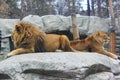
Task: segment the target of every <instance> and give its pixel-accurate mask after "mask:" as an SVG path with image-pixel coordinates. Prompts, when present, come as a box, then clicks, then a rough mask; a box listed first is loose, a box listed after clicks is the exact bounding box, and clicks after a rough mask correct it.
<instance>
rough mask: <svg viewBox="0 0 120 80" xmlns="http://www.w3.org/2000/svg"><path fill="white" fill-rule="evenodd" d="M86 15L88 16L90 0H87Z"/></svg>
mask: <svg viewBox="0 0 120 80" xmlns="http://www.w3.org/2000/svg"><path fill="white" fill-rule="evenodd" d="M87 15H88V16H90V1H89V0H87Z"/></svg>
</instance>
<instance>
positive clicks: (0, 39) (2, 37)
mask: <svg viewBox="0 0 120 80" xmlns="http://www.w3.org/2000/svg"><path fill="white" fill-rule="evenodd" d="M2 39H9V47H10V51H12V50H13V49H14V45H13V42H12V39H11V34H8V35H5V36H2V31H0V51H1V48H2V44H1V43H2Z"/></svg>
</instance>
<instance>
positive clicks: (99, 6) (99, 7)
mask: <svg viewBox="0 0 120 80" xmlns="http://www.w3.org/2000/svg"><path fill="white" fill-rule="evenodd" d="M97 6H98V10H97V15H98V17H102V16H101V0H97Z"/></svg>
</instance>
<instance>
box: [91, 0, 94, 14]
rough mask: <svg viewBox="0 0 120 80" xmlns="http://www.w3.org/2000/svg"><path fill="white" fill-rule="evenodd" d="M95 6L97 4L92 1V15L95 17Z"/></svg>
mask: <svg viewBox="0 0 120 80" xmlns="http://www.w3.org/2000/svg"><path fill="white" fill-rule="evenodd" d="M94 4H95V1H94V0H91V8H92V14H93V16H95V9H94Z"/></svg>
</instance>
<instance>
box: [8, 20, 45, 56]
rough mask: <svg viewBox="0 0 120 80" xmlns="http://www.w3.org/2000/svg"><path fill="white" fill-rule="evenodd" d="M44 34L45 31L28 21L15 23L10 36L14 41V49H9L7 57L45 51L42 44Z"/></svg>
mask: <svg viewBox="0 0 120 80" xmlns="http://www.w3.org/2000/svg"><path fill="white" fill-rule="evenodd" d="M44 36H45V33H43V32H42V31H40V30H39V29H38V28H36V27H34V25H32V24H30V23H27V22H18V23H16V24H15V26H14V32H13V34H12V36H11V38H12V40H13V42H14V47H15V50H13V51H11V52H10V53H9V54H8V55H7V57H10V56H13V55H17V54H22V53H32V52H44V51H46V49H45V45H44Z"/></svg>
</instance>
